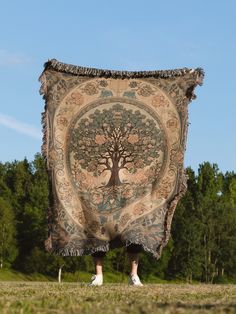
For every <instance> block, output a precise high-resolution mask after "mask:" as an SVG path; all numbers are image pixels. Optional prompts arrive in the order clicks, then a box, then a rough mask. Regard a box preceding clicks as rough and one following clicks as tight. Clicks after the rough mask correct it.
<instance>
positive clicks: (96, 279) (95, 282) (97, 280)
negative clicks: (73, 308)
mask: <svg viewBox="0 0 236 314" xmlns="http://www.w3.org/2000/svg"><path fill="white" fill-rule="evenodd" d="M102 284H103V275H93V276H92V278H91V282H90V283H89V284H88V286H101V285H102Z"/></svg>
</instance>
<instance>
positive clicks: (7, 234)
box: [0, 197, 18, 268]
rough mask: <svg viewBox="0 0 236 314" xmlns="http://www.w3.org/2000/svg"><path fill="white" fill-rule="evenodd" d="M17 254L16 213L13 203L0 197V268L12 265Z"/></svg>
mask: <svg viewBox="0 0 236 314" xmlns="http://www.w3.org/2000/svg"><path fill="white" fill-rule="evenodd" d="M17 254H18V250H17V247H16V228H15V221H14V213H13V210H12V207H11V205H9V203H8V202H7V201H5V200H4V199H3V198H2V197H0V268H3V267H8V266H10V265H11V263H12V262H13V261H14V259H15V258H16V256H17Z"/></svg>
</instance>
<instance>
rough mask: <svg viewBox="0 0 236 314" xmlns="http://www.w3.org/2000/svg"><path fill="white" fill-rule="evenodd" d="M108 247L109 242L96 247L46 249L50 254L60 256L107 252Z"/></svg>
mask: <svg viewBox="0 0 236 314" xmlns="http://www.w3.org/2000/svg"><path fill="white" fill-rule="evenodd" d="M109 249H110V245H109V243H107V244H104V245H100V246H97V247H93V248H89V249H74V248H66V247H65V248H58V249H54V248H51V249H50V250H48V249H46V250H47V251H48V252H50V253H51V254H56V255H60V256H83V255H91V254H93V253H96V252H99V251H102V252H108V251H109Z"/></svg>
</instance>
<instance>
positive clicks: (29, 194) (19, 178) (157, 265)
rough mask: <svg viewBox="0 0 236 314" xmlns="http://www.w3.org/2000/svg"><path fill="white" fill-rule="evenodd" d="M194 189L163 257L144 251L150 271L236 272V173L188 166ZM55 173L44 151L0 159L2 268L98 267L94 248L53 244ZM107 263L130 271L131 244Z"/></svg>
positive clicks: (214, 277)
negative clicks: (90, 252) (61, 250)
mask: <svg viewBox="0 0 236 314" xmlns="http://www.w3.org/2000/svg"><path fill="white" fill-rule="evenodd" d="M187 174H188V190H187V192H186V194H185V196H184V197H183V198H182V199H181V200H180V202H179V203H178V205H177V208H176V211H175V214H174V218H173V222H172V229H171V238H170V240H169V242H168V245H167V246H166V247H165V248H164V250H163V253H162V257H161V259H160V260H158V261H156V260H155V259H154V258H153V257H152V256H151V254H149V253H146V252H143V253H142V256H141V260H140V266H139V272H140V276H141V277H142V278H148V277H150V276H154V277H159V278H162V279H181V280H186V281H187V282H189V283H191V282H192V281H193V280H196V281H201V282H205V283H215V282H230V281H235V280H236V174H235V173H234V172H226V173H222V172H220V171H219V168H218V166H217V165H216V164H211V163H209V162H204V163H202V164H200V165H199V169H198V173H197V174H196V173H195V172H194V171H193V170H192V169H191V168H187ZM47 208H48V177H47V172H46V168H45V162H44V160H43V158H42V156H41V154H36V155H35V157H34V160H33V161H31V162H29V161H28V160H27V159H26V158H25V159H24V160H23V161H14V162H6V163H0V271H1V269H3V268H11V269H14V270H18V271H21V272H24V273H32V272H38V273H42V274H45V275H50V276H56V275H57V272H58V269H59V268H60V267H61V266H62V265H64V266H63V269H64V270H66V271H68V272H72V273H73V272H75V271H87V272H93V271H94V270H93V262H92V258H91V256H80V257H76V256H73V257H71V256H70V257H68V256H66V257H63V256H57V255H54V254H49V253H48V252H46V251H45V248H44V240H45V239H46V238H47V222H46V209H47ZM104 267H105V271H111V272H114V271H117V272H121V273H123V274H128V272H129V265H128V261H127V257H126V254H125V248H118V249H115V250H112V251H110V252H109V253H108V254H107V257H106V259H105V265H104Z"/></svg>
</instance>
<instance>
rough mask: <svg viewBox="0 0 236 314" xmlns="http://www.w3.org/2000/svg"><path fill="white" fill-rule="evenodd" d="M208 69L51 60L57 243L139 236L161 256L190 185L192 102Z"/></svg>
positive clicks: (123, 242) (123, 241)
mask: <svg viewBox="0 0 236 314" xmlns="http://www.w3.org/2000/svg"><path fill="white" fill-rule="evenodd" d="M203 77H204V72H203V70H202V69H201V68H196V69H188V68H183V69H176V70H158V71H131V72H130V71H115V70H102V69H95V68H86V67H80V66H75V65H69V64H65V63H62V62H59V61H57V60H55V59H52V60H49V61H48V62H46V63H45V66H44V71H43V73H42V74H41V76H40V78H39V79H40V82H41V89H40V92H41V94H43V95H44V99H45V111H44V113H43V114H42V124H43V133H44V137H43V145H42V153H43V156H44V157H45V162H46V167H47V171H48V178H49V186H50V202H49V204H50V206H49V209H47V211H46V212H47V223H48V238H47V239H46V240H45V248H46V250H47V251H48V252H53V253H55V254H57V255H63V256H69V255H70V256H72V255H76V256H80V255H85V254H92V253H94V252H96V251H109V250H110V249H112V248H116V247H121V246H124V247H125V246H128V245H130V244H133V243H134V244H140V245H142V248H143V249H144V250H145V251H147V252H151V253H152V255H153V256H154V257H155V258H156V259H158V258H159V257H160V256H161V252H162V249H163V247H165V245H166V244H167V242H168V240H169V237H170V229H171V222H172V217H173V214H174V211H175V208H176V205H177V202H178V200H179V199H180V198H181V196H182V195H183V194H184V192H185V191H186V174H185V171H184V164H183V161H184V153H185V148H186V146H185V145H186V136H187V127H188V104H189V102H190V101H191V100H192V99H194V98H195V97H196V96H195V95H194V88H195V87H196V86H197V85H201V84H202V80H203Z"/></svg>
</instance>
